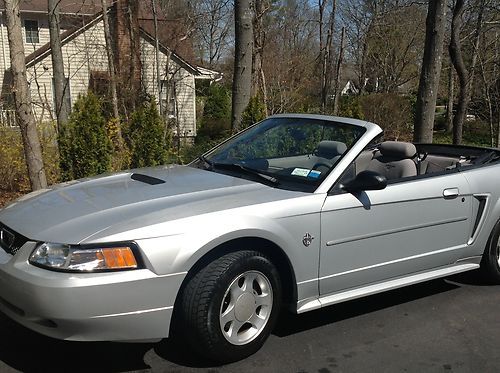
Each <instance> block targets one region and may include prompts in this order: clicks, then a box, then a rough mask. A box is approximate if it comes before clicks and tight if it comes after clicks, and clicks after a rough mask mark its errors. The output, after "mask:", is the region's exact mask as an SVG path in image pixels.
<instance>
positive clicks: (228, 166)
mask: <svg viewBox="0 0 500 373" xmlns="http://www.w3.org/2000/svg"><path fill="white" fill-rule="evenodd" d="M202 160H203V159H202ZM204 161H205V162H206V163H207V164H211V166H212V168H211V169H212V170H213V169H216V168H218V169H223V170H224V169H225V170H229V171H243V172H245V173H247V174H249V175H253V176H257V177H258V178H259V179H261V180H263V181H265V182H267V183H270V184H272V185H279V184H280V182H279V181H278V179H276V178H275V177H273V176H270V175H266V174H264V173H262V172H259V171H257V170H256V169H253V168H250V167H247V166H244V165H242V164H240V163H215V162H210V161H209V160H208V159H205V160H204Z"/></svg>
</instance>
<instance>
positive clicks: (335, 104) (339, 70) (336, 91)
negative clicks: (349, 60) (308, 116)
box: [333, 27, 345, 115]
mask: <svg viewBox="0 0 500 373" xmlns="http://www.w3.org/2000/svg"><path fill="white" fill-rule="evenodd" d="M344 49H345V27H342V33H341V35H340V47H339V57H338V60H337V66H336V73H335V84H334V94H335V97H334V99H333V115H337V114H338V111H339V99H340V78H341V74H342V60H343V58H344Z"/></svg>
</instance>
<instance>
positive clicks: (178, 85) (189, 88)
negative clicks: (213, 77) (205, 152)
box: [141, 39, 196, 137]
mask: <svg viewBox="0 0 500 373" xmlns="http://www.w3.org/2000/svg"><path fill="white" fill-rule="evenodd" d="M141 58H142V70H143V71H142V81H143V86H144V88H145V90H146V92H147V93H149V94H150V95H152V96H153V97H154V98H155V99H156V101H159V97H158V83H157V79H156V52H155V48H154V46H153V45H151V43H149V42H147V41H146V40H144V39H143V40H141ZM168 60H169V58H168V56H167V55H165V54H163V53H160V80H163V81H166V80H168V79H170V84H172V85H173V88H174V91H175V97H174V99H175V106H176V108H177V116H176V118H175V119H176V120H178V121H179V123H178V127H179V132H180V135H181V136H182V137H191V136H196V107H195V105H196V100H195V92H196V91H195V85H194V84H195V83H194V76H193V74H191V73H189V72H188V71H187V70H186V69H184V68H182V67H180V66H179V65H177V64H175V63H174V62H173V61H172V60H171V59H170V61H168ZM167 62H169V69H168V71H167V67H166V66H167ZM168 73H169V75H167V74H168ZM162 97H163V98H165V97H166V92H164V91H163V90H162ZM174 131H176V129H175V128H174Z"/></svg>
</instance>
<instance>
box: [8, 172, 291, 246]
mask: <svg viewBox="0 0 500 373" xmlns="http://www.w3.org/2000/svg"><path fill="white" fill-rule="evenodd" d="M138 175H139V176H138ZM161 181H164V182H161ZM156 182H158V183H156ZM295 193H296V192H288V191H285V190H280V189H275V188H271V187H269V186H266V185H263V184H260V183H256V182H253V181H249V180H246V179H241V178H236V177H232V176H228V175H223V174H219V173H215V172H211V171H206V170H201V169H197V168H193V167H189V166H162V167H155V168H144V169H137V170H131V171H129V172H122V173H118V174H113V175H108V176H100V177H96V178H91V179H82V180H77V181H72V182H69V183H65V184H59V185H56V186H54V187H52V188H51V189H48V190H44V191H41V192H40V191H38V192H34V193H31V194H28V195H27V196H25V197H22V198H21V199H19V200H17V201H16V202H14V203H12V204H11V205H9V206H7V207H6V208H4V209H3V210H0V222H1V223H3V224H5V225H6V226H7V227H9V228H11V229H12V230H14V231H16V232H18V233H20V234H22V235H24V236H25V237H27V238H29V239H32V240H37V241H52V242H54V241H55V242H61V243H69V244H77V243H81V242H83V241H85V240H86V239H89V238H90V237H92V236H93V235H95V234H96V233H98V232H103V231H106V230H107V231H110V232H111V231H114V232H113V233H115V232H116V230H117V227H119V229H120V230H130V229H134V228H139V227H144V226H148V225H151V224H155V223H160V222H165V221H170V220H175V219H180V218H185V217H189V216H193V215H198V214H203V213H208V212H213V211H220V210H225V209H229V208H235V207H241V206H245V205H251V204H256V203H263V202H268V201H274V200H279V199H283V198H288V197H291V196H290V194H292V195H293V194H295ZM113 228H115V229H113Z"/></svg>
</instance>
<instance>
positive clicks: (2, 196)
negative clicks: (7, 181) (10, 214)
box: [0, 190, 24, 208]
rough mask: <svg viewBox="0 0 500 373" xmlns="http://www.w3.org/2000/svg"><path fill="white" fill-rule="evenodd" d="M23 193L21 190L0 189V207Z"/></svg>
mask: <svg viewBox="0 0 500 373" xmlns="http://www.w3.org/2000/svg"><path fill="white" fill-rule="evenodd" d="M23 194H24V193H21V192H8V191H5V190H0V208H2V207H3V206H5V205H6V204H7V203H9V202H10V201H13V200H15V199H16V198H19V197H21V196H22V195H23Z"/></svg>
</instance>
